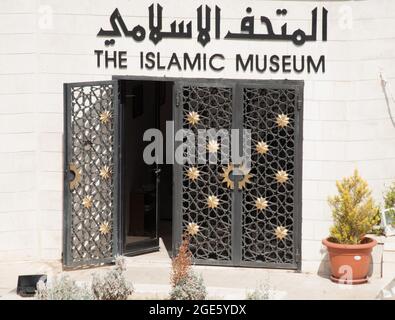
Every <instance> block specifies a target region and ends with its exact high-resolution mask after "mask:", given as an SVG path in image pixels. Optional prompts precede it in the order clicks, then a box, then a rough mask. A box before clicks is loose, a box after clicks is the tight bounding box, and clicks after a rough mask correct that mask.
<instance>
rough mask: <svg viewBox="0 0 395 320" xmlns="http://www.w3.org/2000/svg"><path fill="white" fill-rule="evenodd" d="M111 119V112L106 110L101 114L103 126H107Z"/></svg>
mask: <svg viewBox="0 0 395 320" xmlns="http://www.w3.org/2000/svg"><path fill="white" fill-rule="evenodd" d="M111 117H112V114H111V112H110V111H108V110H104V111H103V112H102V113H100V122H101V123H103V124H107V123H109V122H110V119H111Z"/></svg>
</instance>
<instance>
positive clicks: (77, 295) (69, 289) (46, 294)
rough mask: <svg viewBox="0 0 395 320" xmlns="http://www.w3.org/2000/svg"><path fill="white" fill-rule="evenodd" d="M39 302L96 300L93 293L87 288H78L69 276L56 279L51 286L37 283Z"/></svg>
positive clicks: (41, 282) (40, 282)
mask: <svg viewBox="0 0 395 320" xmlns="http://www.w3.org/2000/svg"><path fill="white" fill-rule="evenodd" d="M36 299H38V300H94V299H95V297H94V296H93V293H92V291H91V290H90V288H89V287H87V286H78V285H77V284H76V282H75V281H74V280H72V279H71V278H70V277H69V276H68V275H61V276H60V277H55V278H54V279H53V281H52V283H51V285H48V284H45V283H44V282H43V281H39V282H38V283H37V291H36Z"/></svg>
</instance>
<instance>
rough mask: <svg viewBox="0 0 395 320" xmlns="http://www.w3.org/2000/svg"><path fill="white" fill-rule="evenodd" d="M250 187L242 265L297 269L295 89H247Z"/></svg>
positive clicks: (245, 113) (245, 198)
mask: <svg viewBox="0 0 395 320" xmlns="http://www.w3.org/2000/svg"><path fill="white" fill-rule="evenodd" d="M242 95H243V126H244V128H246V129H250V130H251V138H252V139H251V140H252V141H251V168H252V169H251V174H252V179H251V180H252V183H251V184H249V185H247V187H246V188H245V190H243V196H242V213H241V217H242V261H245V262H261V263H266V264H273V265H275V264H294V263H295V257H294V248H295V247H294V234H293V230H294V220H295V219H296V217H295V216H294V213H295V207H294V204H295V194H294V192H295V181H294V177H295V145H296V143H295V114H296V109H297V106H296V104H297V99H296V91H295V89H262V88H243V91H242Z"/></svg>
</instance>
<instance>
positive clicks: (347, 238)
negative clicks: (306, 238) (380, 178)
mask: <svg viewBox="0 0 395 320" xmlns="http://www.w3.org/2000/svg"><path fill="white" fill-rule="evenodd" d="M336 186H337V190H338V195H336V196H334V197H330V198H329V204H330V206H331V208H332V216H333V221H334V225H333V227H332V228H331V230H330V233H331V240H332V241H334V242H337V243H342V244H358V243H360V242H361V241H362V240H363V237H364V236H365V235H366V234H367V233H368V232H369V231H370V230H372V227H373V224H374V222H373V218H374V216H375V215H376V214H377V211H378V208H377V207H376V205H375V204H374V202H373V199H372V196H371V191H370V190H369V188H368V184H367V182H366V181H365V180H363V179H362V178H361V177H360V176H359V174H358V171H357V170H355V171H354V174H353V175H352V176H351V177H347V178H344V179H343V180H342V181H337V182H336Z"/></svg>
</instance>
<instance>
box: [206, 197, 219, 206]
mask: <svg viewBox="0 0 395 320" xmlns="http://www.w3.org/2000/svg"><path fill="white" fill-rule="evenodd" d="M207 205H208V207H209V208H210V209H215V208H217V207H218V205H219V199H218V198H217V197H216V196H208V198H207Z"/></svg>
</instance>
